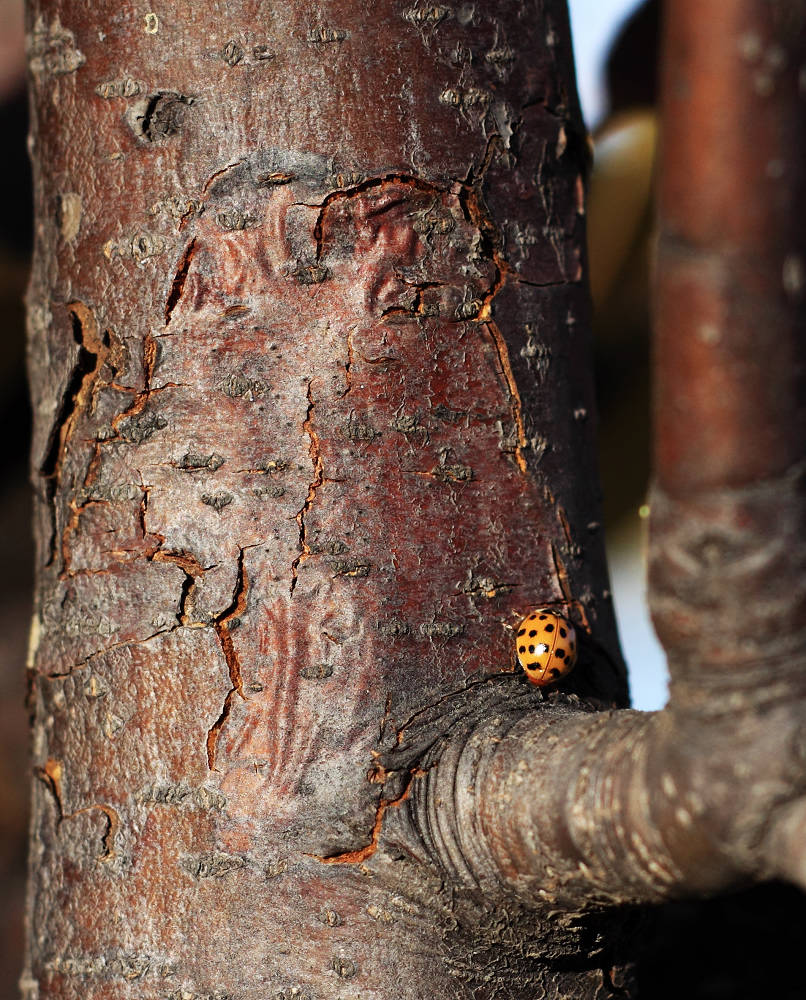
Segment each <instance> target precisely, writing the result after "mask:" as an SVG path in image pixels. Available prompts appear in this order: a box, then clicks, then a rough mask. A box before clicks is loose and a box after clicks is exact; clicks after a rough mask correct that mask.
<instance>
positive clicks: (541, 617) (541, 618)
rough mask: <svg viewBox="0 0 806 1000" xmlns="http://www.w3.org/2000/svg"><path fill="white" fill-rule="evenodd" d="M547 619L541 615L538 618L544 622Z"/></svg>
mask: <svg viewBox="0 0 806 1000" xmlns="http://www.w3.org/2000/svg"><path fill="white" fill-rule="evenodd" d="M547 618H548V615H541V616H540V621H541V622H544V621H545V620H546V619H547Z"/></svg>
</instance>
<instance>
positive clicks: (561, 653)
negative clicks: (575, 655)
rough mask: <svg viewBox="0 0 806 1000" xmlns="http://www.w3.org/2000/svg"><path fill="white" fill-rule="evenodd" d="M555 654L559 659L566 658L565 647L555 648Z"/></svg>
mask: <svg viewBox="0 0 806 1000" xmlns="http://www.w3.org/2000/svg"><path fill="white" fill-rule="evenodd" d="M554 655H555V656H556V657H557V659H558V660H564V659H565V650H564V649H555V650H554Z"/></svg>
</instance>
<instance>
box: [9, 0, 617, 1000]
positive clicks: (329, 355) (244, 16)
mask: <svg viewBox="0 0 806 1000" xmlns="http://www.w3.org/2000/svg"><path fill="white" fill-rule="evenodd" d="M29 59H30V66H31V79H32V93H33V104H34V125H33V131H32V145H33V149H34V155H35V161H36V189H37V228H36V235H37V254H36V262H35V266H34V273H33V278H32V282H31V290H30V295H29V308H30V328H31V341H30V359H31V378H32V384H33V392H34V398H35V402H36V412H37V416H36V426H35V432H34V438H35V440H34V459H33V461H34V471H35V478H36V481H37V488H38V495H39V497H38V507H37V509H38V542H39V584H38V604H37V614H36V619H35V622H34V635H33V638H32V659H31V669H32V704H33V706H34V712H35V720H34V742H35V765H36V768H37V773H38V777H39V780H38V782H37V784H36V787H35V795H34V820H33V835H32V836H33V840H32V845H33V846H32V864H33V874H32V888H31V900H30V912H29V921H30V927H31V933H30V955H29V963H30V965H29V972H28V973H27V974H26V982H27V983H28V989H29V992H31V993H37V992H38V995H39V996H41V997H45V996H48V997H50V996H53V997H56V996H58V997H64V998H66V997H72V996H79V995H80V996H81V997H82V998H89V997H92V998H100V997H106V996H112V995H115V996H117V995H119V993H120V991H121V989H128V990H129V991H133V993H134V994H136V995H137V996H138V997H152V996H153V997H165V996H172V997H174V996H175V997H185V996H189V997H208V996H228V997H229V996H232V997H239V998H240V997H243V998H247V997H258V996H259V997H265V996H266V995H267V994H268V995H270V996H273V997H274V996H276V997H291V996H309V995H310V996H311V997H314V996H315V997H330V996H332V997H347V996H349V997H352V996H358V995H360V996H362V997H367V996H373V997H381V996H391V995H395V996H401V995H403V996H410V997H420V996H423V997H425V996H428V997H436V996H448V995H455V994H457V991H458V994H459V995H470V994H471V993H473V995H476V996H479V997H480V996H488V995H489V996H492V995H496V996H501V995H511V996H522V995H523V996H530V997H531V996H534V995H535V992H536V990H538V989H539V986H540V984H543V988H544V989H545V990H546V992H547V993H550V994H552V995H553V994H566V995H567V994H569V993H571V992H572V991H576V994H575V995H580V996H582V995H588V991H589V990H600V989H601V988H602V987H601V984H602V982H603V975H604V974H603V973H602V971H601V965H602V959H601V957H600V956H598V955H597V956H595V957H594V958H591V957H590V956H587V957H586V959H585V962H586V967H585V971H584V972H583V973H578V972H576V971H570V970H566V971H561V969H560V968H559V966H558V963H559V962H560V956H561V955H562V954H566V955H568V956H576V955H577V954H579V953H580V950H582V952H583V953H584V951H585V949H584V948H583V947H582V945H581V943H580V942H581V937H580V932H579V931H578V930H574V931H571V930H569V929H568V928H562V929H561V933H559V934H557V933H554V932H551V933H549V929H548V925H545V924H544V923H541V922H540V920H536V919H535V918H534V916H532V915H530V914H528V913H527V912H526V911H523V912H520V911H517V910H516V909H512V910H511V912H506V911H505V910H500V909H499V910H495V909H494V908H488V907H482V909H481V910H479V909H478V899H477V896H476V895H474V894H473V892H472V891H471V890H462V888H461V886H459V887H458V888H456V889H454V888H451V886H450V885H449V884H447V883H445V882H444V881H443V878H442V875H441V873H440V872H439V870H437V869H435V868H434V867H433V865H432V864H431V863H429V862H427V861H426V863H423V862H422V861H421V860H420V859H419V857H418V856H417V845H411V844H410V845H408V846H406V847H404V848H403V849H394V850H393V849H391V848H390V847H389V846H388V844H385V845H384V848H383V850H378V846H379V844H380V843H381V839H380V835H381V830H382V826H385V825H386V823H387V822H388V817H389V816H390V815H391V814H393V813H394V812H396V811H397V812H402V810H401V808H400V807H401V806H402V805H403V804H404V803H405V802H406V800H407V799H408V798H409V797H410V796H411V795H412V793H413V790H414V788H415V787H416V786H417V785H418V784H419V783H421V782H422V779H423V776H424V774H425V771H424V769H423V767H421V766H420V764H419V763H418V762H416V761H415V762H412V763H410V764H408V763H407V764H406V766H405V767H399V766H397V763H396V761H397V758H395V767H394V769H393V770H391V769H389V768H388V767H387V764H386V763H384V761H386V760H387V757H388V756H389V755H390V754H393V751H394V749H395V747H396V746H397V745H398V743H402V742H403V740H404V734H405V733H406V730H407V726H408V724H409V720H411V719H412V718H414V717H416V716H418V715H419V714H420V713H422V712H423V711H425V710H428V709H429V707H430V706H435V705H439V704H441V703H442V701H443V700H444V699H445V698H446V697H448V696H450V695H451V694H452V693H453V692H457V691H458V692H462V691H465V690H468V689H471V688H473V686H475V685H481V687H482V688H484V687H486V686H487V685H488V684H490V683H492V684H493V686H494V689H495V690H499V688H498V687H497V686H496V685H498V684H499V683H500V681H501V679H502V678H503V680H504V682H505V684H506V688H507V690H509V689H510V688H511V689H512V690H513V692H517V693H518V696H519V697H521V698H522V697H523V691H524V683H525V682H524V681H523V679H522V678H521V677H520V675H518V674H516V673H514V662H513V655H512V654H513V649H512V641H511V635H512V627H513V625H514V624H515V622H516V621H517V619H518V616H519V614H520V613H522V612H523V611H524V610H526V609H528V608H529V607H532V606H534V605H545V604H552V605H554V604H556V605H559V606H560V607H562V608H563V609H564V610H565V612H566V613H567V614H569V615H570V616H571V617H573V618H574V619H575V620H576V621H577V622H578V623H579V624H580V625H581V626H584V628H585V629H586V635H589V636H590V638H589V639H588V641H587V643H586V645H585V649H584V651H583V656H582V661H583V662H582V663H581V665H580V667H579V668H578V670H577V672H576V674H575V675H572V678H571V679H570V681H569V684H568V686H567V688H566V691H567V692H569V693H568V694H566V695H565V696H562V695H555V696H553V700H556V699H559V700H560V701H563V698H566V699H567V698H568V697H571V699H572V701H573V698H574V697H577V696H579V695H584V696H586V697H590V698H595V699H598V701H599V702H600V703H603V704H623V703H624V702H625V700H626V687H625V677H624V670H623V667H622V665H621V662H620V660H619V656H618V650H617V646H616V641H615V633H614V627H613V620H612V614H611V609H610V604H609V595H608V594H607V579H606V572H605V568H604V560H603V552H602V545H601V532H600V517H599V513H598V497H597V486H596V475H595V471H594V470H595V456H594V448H593V420H592V417H593V399H592V392H591V372H590V364H589V355H588V346H589V345H588V324H587V308H588V307H587V299H586V293H585V288H584V284H583V282H582V280H581V278H582V257H583V249H582V212H583V200H582V199H583V173H584V170H585V166H586V158H587V149H586V145H585V140H584V137H583V133H582V126H581V123H580V119H579V113H578V109H577V106H576V98H575V96H574V83H573V76H572V70H571V57H570V48H569V32H568V26H567V20H566V13H565V11H564V8H563V5H562V4H560V3H548V4H545V5H526V4H521V3H511V4H505V5H496V6H495V7H494V8H493V7H485V6H483V5H480V4H475V5H473V4H470V5H464V6H459V7H456V8H454V7H448V6H442V5H432V6H428V5H422V4H417V3H414V4H409V3H400V2H392V0H388V2H384V3H376V4H372V5H365V4H361V5H353V4H347V3H338V2H334V3H329V4H325V5H324V6H323V5H321V4H317V5H314V4H310V3H297V4H294V5H291V6H289V7H286V8H282V9H280V8H274V7H272V8H271V9H270V10H269V9H267V8H266V5H261V4H256V3H248V2H243V3H242V2H238V3H233V4H230V5H228V7H227V11H226V14H221V13H217V14H216V15H215V17H213V15H212V12H211V11H210V10H209V9H207V8H206V7H205V6H204V5H198V6H196V7H191V8H189V9H183V10H182V11H181V13H180V12H179V10H178V9H175V8H170V7H168V8H154V9H153V10H150V11H141V10H140V9H139V8H136V7H134V6H133V5H131V4H124V5H123V6H121V5H120V4H117V5H114V6H112V5H109V4H101V5H98V6H96V7H94V8H93V10H92V12H90V11H88V9H87V8H86V5H84V4H79V3H74V2H61V3H54V2H48V3H37V2H34V3H32V4H31V5H30V9H29ZM490 677H492V678H493V679H492V680H491V681H489V680H487V678H490ZM570 692H576V693H577V694H576V695H573V696H572V695H571V694H570ZM527 702H528V704H529V705H532V704H534V703H535V702H541V698H540V695H539V694H538V693H527ZM463 891H464V892H465V893H467V892H470V896H469V897H468V900H467V901H465V902H464V903H462V902H461V894H462V892H463ZM457 893H458V895H457ZM470 899H473V900H475V902H474V903H473V904H472V905H471V903H470V901H469V900H470ZM541 928H542V929H541ZM538 931H540V934H539V935H538V937H539V936H540V935H542V936H543V937H544V938H546V940H547V941H552V942H553V943H552V944H551V949H550V950H551V954H552V955H553V956H554V958H555V959H556V961H554V962H553V964H549V965H546V964H543V963H537V964H536V963H535V962H534V961H533V959H532V954H533V953H534V952H535V951H538V952H539V951H540V950H541V947H540V946H537V945H535V943H534V939H535V935H536V934H537V933H538ZM502 935H504V937H506V938H507V940H508V943H507V944H506V945H505V946H503V947H502V946H501V944H500V940H501V937H502ZM480 948H481V949H483V950H484V951H485V952H486V953H488V959H489V960H486V961H477V960H476V959H475V958H474V955H475V954H476V953H477V951H478V949H480ZM569 960H570V959H569ZM577 981H579V984H580V985H579V986H578V985H575V984H576V983H577ZM127 983H128V984H130V985H129V986H127V985H126V984H127ZM502 990H503V991H504V992H503V993H502V992H501V991H502ZM580 990H581V992H580ZM591 995H592V994H591Z"/></svg>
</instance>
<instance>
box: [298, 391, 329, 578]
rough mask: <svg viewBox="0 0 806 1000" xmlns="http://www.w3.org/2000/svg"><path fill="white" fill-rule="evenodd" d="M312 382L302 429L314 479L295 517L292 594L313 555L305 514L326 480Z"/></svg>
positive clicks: (308, 392)
mask: <svg viewBox="0 0 806 1000" xmlns="http://www.w3.org/2000/svg"><path fill="white" fill-rule="evenodd" d="M312 384H313V379H309V380H308V389H307V397H308V409H307V412H306V415H305V420H304V421H303V423H302V430H303V432H304V433H305V434H307V435H308V437H309V439H310V443H309V445H308V454H309V455H310V456H311V462H312V463H313V479H312V480H311V482H310V484H309V485H308V495H307V496H306V497H305V502H304V503H303V505H302V506H301V507H300V509H299V510H298V511H297V514H296V518H295V520H296V522H297V526H298V527H299V547H300V553H299V555H298V556H297V558H296V559H295V560H294V561H293V563H292V564H291V585H290V593H291V595H292V596H293V594H294V590H295V589H296V586H297V570H298V569H299V566H300V564H301V563H303V562H305V560H306V559H308V558H309V557H310V555H311V547H310V545H309V544H308V541H307V538H306V527H305V515H306V513H307V512H308V511H309V510H310V509H311V505H312V504H313V502H314V500H315V498H316V491H317V490H318V489H319V487H320V486H321V485H322V483H323V482H324V477H325V471H324V464H323V462H322V455H321V452H320V444H319V435H318V434H317V433H316V431H315V430H314V426H313V411H314V406H315V402H314V398H313V394H312V392H311V386H312Z"/></svg>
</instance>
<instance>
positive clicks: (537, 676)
mask: <svg viewBox="0 0 806 1000" xmlns="http://www.w3.org/2000/svg"><path fill="white" fill-rule="evenodd" d="M516 648H517V651H518V663H520V665H521V666H522V667H523V669H524V671H525V672H526V678H527V680H528V681H529V682H530V683H531V684H536V685H537V686H538V687H545V686H546V685H547V684H554V683H556V682H557V681H558V680H559V679H560V678H561V677H564V676H565V675H566V674H570V673H571V671H572V670H573V669H574V664H575V663H576V660H577V633H576V629H575V628H574V626H573V625H572V624H571V622H569V621H568V619H567V618H563V617H562V615H558V614H556V613H555V612H554V611H549V610H548V609H547V608H538V609H537V611H533V612H532V613H531V614H530V615H528V616H527V617H526V618H524V619H523V621H522V622H521V623H520V625H519V626H518V636H517V647H516Z"/></svg>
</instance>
